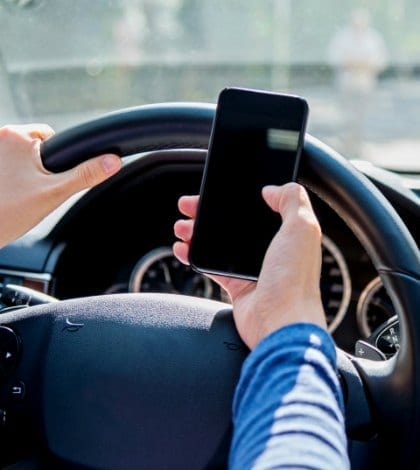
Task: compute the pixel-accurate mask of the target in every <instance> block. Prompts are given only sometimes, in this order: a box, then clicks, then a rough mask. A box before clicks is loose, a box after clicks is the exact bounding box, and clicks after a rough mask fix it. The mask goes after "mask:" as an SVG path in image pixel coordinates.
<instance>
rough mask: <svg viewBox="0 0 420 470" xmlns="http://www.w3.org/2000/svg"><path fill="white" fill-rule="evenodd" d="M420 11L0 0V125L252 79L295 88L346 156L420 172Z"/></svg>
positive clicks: (312, 123) (209, 98)
mask: <svg viewBox="0 0 420 470" xmlns="http://www.w3.org/2000/svg"><path fill="white" fill-rule="evenodd" d="M419 23H420V4H419V2H418V1H417V0H398V1H397V0H393V1H392V2H391V1H381V2H379V1H374V2H372V1H354V2H337V1H336V0H320V1H317V2H314V1H313V0H298V1H296V0H295V1H293V0H247V1H246V2H244V1H242V0H119V1H114V0H113V1H109V0H72V1H71V2H68V1H64V0H57V1H52V0H0V123H1V124H4V123H7V122H29V121H46V122H48V123H50V124H52V125H53V126H54V127H55V129H56V130H60V129H64V128H66V127H68V126H71V125H73V124H76V123H78V122H80V121H82V120H86V119H89V118H91V117H94V116H98V115H99V114H101V113H104V112H108V111H113V110H115V109H119V108H124V107H128V106H135V105H142V104H145V103H153V102H163V101H206V102H213V103H214V102H215V101H216V99H217V95H218V93H219V91H220V90H221V89H222V88H224V87H226V86H245V87H254V88H262V89H268V90H273V91H282V92H291V93H297V94H301V95H303V96H305V97H306V98H307V100H308V102H309V106H310V119H309V128H308V131H309V132H310V133H311V134H313V135H315V136H316V137H319V138H321V139H322V140H324V141H325V142H326V143H328V144H330V145H331V146H333V147H334V148H335V149H337V150H338V151H339V152H341V153H342V154H343V155H344V156H346V157H347V158H352V159H367V160H369V161H372V162H373V163H375V164H378V165H381V166H384V167H386V168H391V169H396V170H399V171H408V172H418V171H419V170H420V158H419V154H420V129H419V124H418V122H419V118H418V116H417V114H418V111H417V110H418V109H419V108H420V107H419V104H420V80H419V78H418V77H419V74H420V28H419V27H418V25H419Z"/></svg>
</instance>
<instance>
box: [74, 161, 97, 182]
mask: <svg viewBox="0 0 420 470" xmlns="http://www.w3.org/2000/svg"><path fill="white" fill-rule="evenodd" d="M77 176H78V179H79V180H80V181H81V184H82V185H83V186H84V187H90V186H93V185H95V184H96V183H97V182H98V181H99V180H100V176H101V173H100V171H99V169H98V167H97V165H94V164H87V165H82V166H81V167H79V168H78V171H77Z"/></svg>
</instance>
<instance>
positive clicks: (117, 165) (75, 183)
mask: <svg viewBox="0 0 420 470" xmlns="http://www.w3.org/2000/svg"><path fill="white" fill-rule="evenodd" d="M120 169H121V158H120V157H118V156H117V155H113V154H106V155H102V156H100V157H95V158H91V159H90V160H87V161H85V162H83V163H80V164H79V165H77V166H76V167H74V168H72V169H71V170H68V171H65V172H63V173H57V175H56V177H57V178H60V180H61V181H62V183H63V184H64V185H66V187H67V189H68V190H69V191H70V192H71V193H74V192H78V191H81V190H82V189H87V188H91V187H93V186H96V185H97V184H99V183H102V182H103V181H105V180H106V179H107V178H109V177H110V176H112V175H114V174H115V173H117V172H118V171H119V170H120Z"/></svg>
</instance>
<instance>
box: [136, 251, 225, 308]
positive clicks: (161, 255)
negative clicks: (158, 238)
mask: <svg viewBox="0 0 420 470" xmlns="http://www.w3.org/2000/svg"><path fill="white" fill-rule="evenodd" d="M129 291H130V292H166V293H173V294H184V295H193V296H197V297H204V298H207V299H216V300H222V301H224V302H226V301H228V298H227V294H226V293H224V292H223V291H222V289H220V287H219V286H218V285H217V284H216V283H214V282H213V281H211V280H210V279H209V278H207V277H206V276H202V275H201V274H198V273H196V272H195V271H194V270H193V269H191V268H190V267H189V266H185V265H184V264H182V263H180V262H179V261H178V260H177V259H176V258H175V257H174V255H173V254H172V249H171V248H169V247H160V248H156V249H154V250H152V251H150V252H149V253H147V254H146V255H145V256H143V257H142V258H141V259H140V260H139V261H138V262H137V264H136V266H135V267H134V269H133V272H132V274H131V277H130V282H129Z"/></svg>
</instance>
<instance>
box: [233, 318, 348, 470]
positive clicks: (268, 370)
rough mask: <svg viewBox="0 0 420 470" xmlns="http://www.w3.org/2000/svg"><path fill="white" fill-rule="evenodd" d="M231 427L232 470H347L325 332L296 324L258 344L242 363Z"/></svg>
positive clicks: (328, 338)
mask: <svg viewBox="0 0 420 470" xmlns="http://www.w3.org/2000/svg"><path fill="white" fill-rule="evenodd" d="M233 425H234V432H233V440H232V446H231V451H230V458H229V468H230V469H231V470H239V469H240V470H245V469H251V468H252V469H258V470H262V469H274V468H289V469H290V468H296V469H298V468H302V469H303V468H305V469H323V470H328V469H334V470H337V469H347V468H350V464H349V460H348V455H347V441H346V435H345V430H344V418H343V397H342V392H341V388H340V384H339V381H338V378H337V373H336V352H335V347H334V342H333V340H332V338H331V336H330V335H329V333H327V332H326V331H325V330H323V329H322V328H320V327H318V326H316V325H312V324H309V323H297V324H293V325H289V326H286V327H284V328H281V329H280V330H278V331H276V332H274V333H272V334H271V335H269V336H268V337H266V338H265V339H264V340H262V341H261V342H260V343H259V344H258V345H257V347H256V348H255V349H254V350H253V351H252V353H251V354H250V355H249V356H248V358H247V359H246V361H245V363H244V365H243V368H242V371H241V377H240V380H239V383H238V385H237V387H236V392H235V397H234V403H233Z"/></svg>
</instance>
